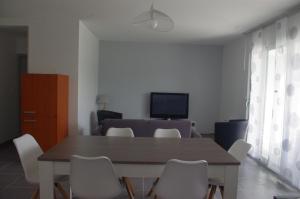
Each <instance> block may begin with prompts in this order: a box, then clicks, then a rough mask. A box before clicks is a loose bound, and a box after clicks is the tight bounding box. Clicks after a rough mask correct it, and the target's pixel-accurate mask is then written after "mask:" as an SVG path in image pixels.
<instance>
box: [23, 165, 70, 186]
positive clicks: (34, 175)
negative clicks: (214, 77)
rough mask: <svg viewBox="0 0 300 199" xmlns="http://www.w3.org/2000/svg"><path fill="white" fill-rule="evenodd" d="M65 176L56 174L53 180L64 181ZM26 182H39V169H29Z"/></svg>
mask: <svg viewBox="0 0 300 199" xmlns="http://www.w3.org/2000/svg"><path fill="white" fill-rule="evenodd" d="M66 178H67V176H66V175H57V176H54V182H62V181H66ZM28 182H29V183H31V184H39V182H40V179H39V171H38V169H35V170H32V171H30V177H29V178H28Z"/></svg>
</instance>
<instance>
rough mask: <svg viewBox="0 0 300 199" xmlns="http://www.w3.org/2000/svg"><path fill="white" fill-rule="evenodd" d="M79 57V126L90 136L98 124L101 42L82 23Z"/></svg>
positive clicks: (81, 130) (80, 26)
mask: <svg viewBox="0 0 300 199" xmlns="http://www.w3.org/2000/svg"><path fill="white" fill-rule="evenodd" d="M78 56H79V57H78V126H79V129H80V132H81V133H83V134H90V133H92V132H93V131H94V130H95V126H96V125H95V124H97V120H96V112H95V111H96V110H97V106H96V96H97V92H98V69H99V40H98V38H97V37H96V36H95V35H94V34H93V33H91V32H90V31H89V29H88V28H87V27H86V26H85V25H84V24H83V23H82V22H80V24H79V53H78Z"/></svg>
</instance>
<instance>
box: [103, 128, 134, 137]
mask: <svg viewBox="0 0 300 199" xmlns="http://www.w3.org/2000/svg"><path fill="white" fill-rule="evenodd" d="M106 136H110V137H134V134H133V131H132V129H131V128H114V127H111V128H109V129H108V130H107V132H106Z"/></svg>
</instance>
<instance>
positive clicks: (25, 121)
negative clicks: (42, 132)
mask: <svg viewBox="0 0 300 199" xmlns="http://www.w3.org/2000/svg"><path fill="white" fill-rule="evenodd" d="M24 122H36V120H24Z"/></svg>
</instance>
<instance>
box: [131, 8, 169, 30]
mask: <svg viewBox="0 0 300 199" xmlns="http://www.w3.org/2000/svg"><path fill="white" fill-rule="evenodd" d="M133 24H134V25H138V26H141V27H145V28H148V29H151V30H155V31H158V32H169V31H171V30H173V28H174V21H173V20H172V19H171V17H169V16H168V15H167V14H165V13H163V12H162V11H159V10H156V9H154V6H153V4H152V5H151V8H150V10H149V11H146V12H143V13H142V14H140V15H138V16H137V17H135V18H134V21H133Z"/></svg>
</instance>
